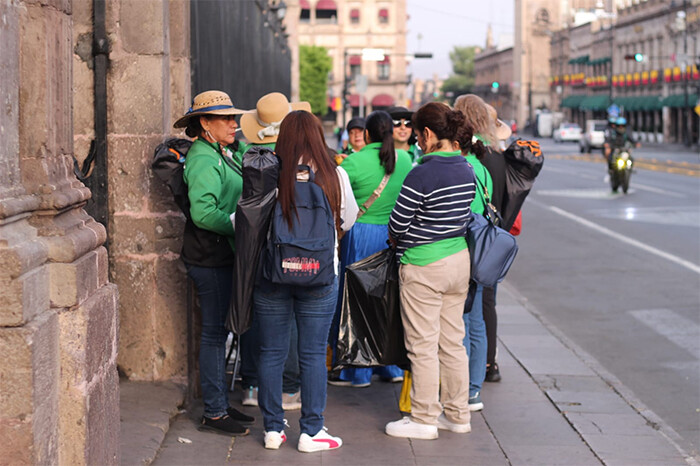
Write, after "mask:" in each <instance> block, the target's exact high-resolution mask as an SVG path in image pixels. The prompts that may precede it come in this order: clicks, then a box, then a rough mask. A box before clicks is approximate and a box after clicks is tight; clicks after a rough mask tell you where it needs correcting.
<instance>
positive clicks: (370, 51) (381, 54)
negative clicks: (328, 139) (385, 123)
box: [342, 48, 433, 128]
mask: <svg viewBox="0 0 700 466" xmlns="http://www.w3.org/2000/svg"><path fill="white" fill-rule="evenodd" d="M349 54H350V50H348V49H345V50H344V51H343V99H342V104H343V108H342V112H343V128H345V125H346V113H347V112H346V110H347V104H348V100H347V99H348V91H349V89H348V87H349V79H348V56H349ZM361 54H362V60H363V61H382V60H384V58H385V57H386V56H403V57H412V58H433V54H432V53H425V52H420V53H386V52H385V51H384V49H374V48H363V49H361Z"/></svg>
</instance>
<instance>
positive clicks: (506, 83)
mask: <svg viewBox="0 0 700 466" xmlns="http://www.w3.org/2000/svg"><path fill="white" fill-rule="evenodd" d="M474 74H475V78H474V90H473V92H474V94H476V95H478V96H480V97H481V98H482V99H484V100H485V101H486V102H488V103H489V104H491V105H492V106H493V107H494V108H495V109H496V111H497V112H498V117H499V118H500V119H502V120H516V119H517V111H518V100H517V97H518V92H516V89H518V88H516V87H515V86H514V85H513V83H514V71H513V47H508V48H505V49H502V50H498V49H497V48H496V47H491V48H487V49H486V50H484V51H483V52H482V53H480V54H479V55H477V56H476V57H475V59H474Z"/></svg>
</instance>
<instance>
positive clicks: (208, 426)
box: [197, 414, 250, 436]
mask: <svg viewBox="0 0 700 466" xmlns="http://www.w3.org/2000/svg"><path fill="white" fill-rule="evenodd" d="M197 429H198V430H202V431H211V432H215V433H217V434H224V435H234V436H235V435H241V436H242V435H248V433H249V432H250V431H249V430H248V428H247V427H243V426H242V425H240V424H239V423H238V422H236V421H234V420H233V419H231V416H229V415H228V414H224V415H223V416H221V417H220V418H218V419H211V418H208V417H202V423H201V424H200V425H199V427H198V428H197Z"/></svg>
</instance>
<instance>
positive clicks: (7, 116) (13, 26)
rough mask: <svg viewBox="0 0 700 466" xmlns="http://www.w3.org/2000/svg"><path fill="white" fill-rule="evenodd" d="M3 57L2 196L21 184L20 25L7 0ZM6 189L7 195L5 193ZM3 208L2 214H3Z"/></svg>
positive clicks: (1, 31) (1, 9) (0, 44)
mask: <svg viewBox="0 0 700 466" xmlns="http://www.w3.org/2000/svg"><path fill="white" fill-rule="evenodd" d="M0 17H2V18H4V20H3V21H2V22H0V35H1V36H2V40H1V41H0V57H2V59H3V63H2V78H1V79H0V96H2V97H1V100H0V104H1V108H2V111H0V134H2V137H0V173H2V180H3V181H2V183H1V184H2V186H0V199H2V198H5V197H14V195H15V194H16V192H15V190H16V189H17V188H18V187H20V181H21V179H20V172H19V165H18V163H17V156H18V154H19V109H18V107H17V105H16V102H17V101H18V98H19V87H20V86H19V66H20V65H19V52H20V50H19V48H20V44H19V27H18V15H17V6H16V5H13V4H10V3H8V2H2V3H0ZM4 192H7V194H8V195H7V196H5V195H3V193H4ZM1 212H2V211H1V210H0V214H1Z"/></svg>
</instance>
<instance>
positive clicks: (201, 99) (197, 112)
mask: <svg viewBox="0 0 700 466" xmlns="http://www.w3.org/2000/svg"><path fill="white" fill-rule="evenodd" d="M252 111H253V110H241V109H239V108H236V107H234V106H233V102H231V98H230V97H229V96H228V94H227V93H225V92H222V91H206V92H202V93H201V94H197V95H196V96H194V99H192V106H191V107H190V109H189V110H187V113H185V115H184V116H183V117H182V118H180V119H179V120H177V121H176V122H175V124H174V125H173V127H175V128H184V127H185V126H187V123H188V121H189V119H190V118H191V117H193V116H201V115H242V114H244V113H250V112H252Z"/></svg>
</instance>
